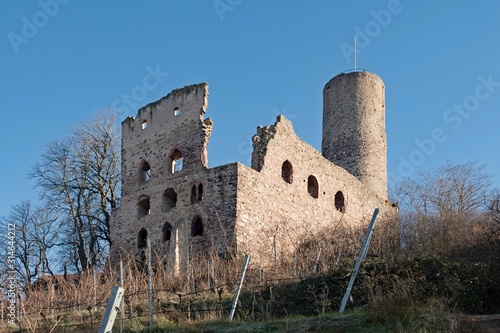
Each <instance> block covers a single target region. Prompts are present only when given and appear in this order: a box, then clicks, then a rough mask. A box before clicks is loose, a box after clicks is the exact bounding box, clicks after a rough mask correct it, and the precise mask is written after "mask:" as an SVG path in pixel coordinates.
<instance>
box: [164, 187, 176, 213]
mask: <svg viewBox="0 0 500 333" xmlns="http://www.w3.org/2000/svg"><path fill="white" fill-rule="evenodd" d="M162 202H163V210H170V209H172V208H174V207H175V206H176V205H177V193H175V191H174V189H173V188H167V189H166V190H165V192H164V193H163V201H162Z"/></svg>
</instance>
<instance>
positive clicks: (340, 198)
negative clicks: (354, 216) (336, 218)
mask: <svg viewBox="0 0 500 333" xmlns="http://www.w3.org/2000/svg"><path fill="white" fill-rule="evenodd" d="M335 208H336V209H337V210H338V211H339V212H341V213H345V201H344V194H342V192H341V191H338V192H337V193H335Z"/></svg>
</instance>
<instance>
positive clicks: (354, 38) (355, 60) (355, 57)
mask: <svg viewBox="0 0 500 333" xmlns="http://www.w3.org/2000/svg"><path fill="white" fill-rule="evenodd" d="M354 70H356V34H354Z"/></svg>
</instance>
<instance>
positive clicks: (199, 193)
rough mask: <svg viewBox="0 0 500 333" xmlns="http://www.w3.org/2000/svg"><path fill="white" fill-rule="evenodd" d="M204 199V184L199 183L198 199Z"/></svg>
mask: <svg viewBox="0 0 500 333" xmlns="http://www.w3.org/2000/svg"><path fill="white" fill-rule="evenodd" d="M201 200H203V184H199V185H198V201H201Z"/></svg>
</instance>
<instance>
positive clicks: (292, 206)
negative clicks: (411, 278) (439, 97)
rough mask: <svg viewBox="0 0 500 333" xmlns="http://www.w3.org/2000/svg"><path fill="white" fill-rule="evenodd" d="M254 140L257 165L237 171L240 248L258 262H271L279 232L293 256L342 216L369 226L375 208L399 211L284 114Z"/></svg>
mask: <svg viewBox="0 0 500 333" xmlns="http://www.w3.org/2000/svg"><path fill="white" fill-rule="evenodd" d="M253 141H254V155H253V159H252V160H253V162H254V167H255V169H252V168H248V167H245V166H242V167H241V168H240V171H239V172H238V208H237V221H236V238H237V246H238V251H242V252H247V253H252V254H254V257H255V256H258V257H259V259H257V258H256V259H255V260H256V261H257V262H258V261H259V260H262V262H264V263H270V262H271V259H272V256H273V242H274V237H275V236H276V239H277V243H278V247H279V251H278V252H281V253H285V254H286V253H288V254H289V255H290V256H292V255H293V249H294V248H296V247H297V245H298V244H299V243H300V241H301V239H303V238H304V236H305V235H311V234H316V233H317V232H321V231H322V230H324V229H325V228H328V227H332V226H334V225H337V224H338V223H339V222H340V223H345V224H347V225H352V226H368V224H369V221H370V219H371V216H372V214H373V211H374V209H375V208H379V209H380V215H379V219H388V218H394V217H395V216H396V214H397V210H396V208H393V207H392V206H391V204H390V203H388V202H387V201H386V198H384V197H382V196H380V195H379V194H377V193H375V192H374V191H373V190H371V189H370V188H368V187H367V186H365V185H364V184H363V183H361V182H360V181H359V180H358V179H357V178H356V177H354V176H352V175H351V174H350V173H348V172H347V171H346V170H344V169H342V168H340V167H338V166H336V165H334V164H332V163H331V162H330V161H328V160H327V159H325V158H324V157H323V156H322V155H321V154H320V153H319V152H318V151H317V150H315V149H314V147H312V146H311V145H309V144H308V143H306V142H304V141H302V140H301V139H300V138H298V137H297V135H296V134H295V132H294V130H293V127H292V124H291V122H290V121H289V120H287V119H286V118H285V117H283V116H278V118H277V122H276V124H275V125H273V126H267V127H263V128H259V129H258V134H257V135H255V136H254V137H253ZM264 152H265V153H264ZM285 161H289V162H290V163H291V165H292V167H293V180H292V183H291V184H290V183H288V182H286V181H285V180H284V179H283V178H282V173H281V172H282V165H283V163H284V162H285ZM256 169H260V172H259V171H257V170H256ZM310 176H314V177H315V178H316V180H317V183H318V193H317V194H318V195H317V198H315V197H313V196H312V195H311V194H310V193H309V192H310V191H309V189H308V178H309V177H310ZM338 191H341V192H342V193H343V196H344V199H345V209H344V212H342V211H340V210H339V209H337V208H336V206H335V195H336V194H337V192H338ZM313 194H314V193H313Z"/></svg>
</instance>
